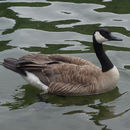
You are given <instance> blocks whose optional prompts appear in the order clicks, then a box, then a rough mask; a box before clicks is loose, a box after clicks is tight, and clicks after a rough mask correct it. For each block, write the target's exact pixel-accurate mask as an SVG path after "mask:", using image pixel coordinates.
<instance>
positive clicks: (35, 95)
mask: <svg viewBox="0 0 130 130" xmlns="http://www.w3.org/2000/svg"><path fill="white" fill-rule="evenodd" d="M40 93H41V91H40V90H39V89H36V88H34V87H32V86H30V85H24V86H22V87H21V88H20V89H18V90H16V92H15V94H14V95H13V97H14V102H8V103H5V104H2V106H6V107H8V108H9V109H10V110H16V109H22V108H25V107H27V106H29V105H31V104H34V103H36V102H45V103H49V104H52V105H55V106H57V107H67V106H85V105H86V106H87V107H90V108H93V109H94V110H96V111H94V112H93V111H92V112H90V111H89V112H88V111H87V110H82V109H80V110H71V111H68V112H66V113H63V116H64V115H73V114H81V113H82V114H85V115H89V116H90V119H89V120H92V121H93V122H94V123H95V124H96V125H97V126H101V127H102V130H106V129H107V130H109V129H108V128H107V127H108V126H107V125H106V124H102V123H101V121H102V120H108V119H112V118H116V117H119V116H121V115H123V114H125V113H126V112H128V111H129V110H130V109H127V110H125V111H123V112H121V113H118V114H116V113H115V111H114V107H115V106H110V105H107V103H109V102H112V101H114V100H115V99H117V98H119V97H120V96H122V95H123V94H124V93H122V94H121V93H120V92H119V89H118V88H117V87H116V88H115V89H113V90H112V91H110V92H107V93H104V94H100V95H93V96H82V97H64V96H56V95H48V94H47V95H41V94H40ZM97 100H98V102H99V103H98V104H97V103H96V102H97Z"/></svg>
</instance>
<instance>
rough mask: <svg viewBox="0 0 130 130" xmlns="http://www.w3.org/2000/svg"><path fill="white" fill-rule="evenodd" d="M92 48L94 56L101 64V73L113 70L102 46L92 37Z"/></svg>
mask: <svg viewBox="0 0 130 130" xmlns="http://www.w3.org/2000/svg"><path fill="white" fill-rule="evenodd" d="M93 46H94V50H95V53H96V56H97V57H98V59H99V61H100V63H101V66H102V71H103V72H106V71H108V70H110V69H111V68H113V64H112V62H111V61H110V59H109V58H108V57H107V55H106V54H105V52H104V49H103V46H102V44H101V43H98V42H97V41H96V39H95V37H93Z"/></svg>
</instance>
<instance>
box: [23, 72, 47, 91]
mask: <svg viewBox="0 0 130 130" xmlns="http://www.w3.org/2000/svg"><path fill="white" fill-rule="evenodd" d="M26 74H27V76H23V78H24V79H25V80H26V81H27V82H28V83H29V84H31V85H33V86H35V87H37V88H39V89H41V90H43V91H44V92H45V93H47V92H48V86H46V85H45V84H43V83H42V82H41V81H40V79H39V78H38V77H37V76H36V75H34V74H33V73H30V72H28V71H26Z"/></svg>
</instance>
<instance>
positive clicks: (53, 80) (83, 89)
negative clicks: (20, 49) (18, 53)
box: [18, 54, 101, 95]
mask: <svg viewBox="0 0 130 130" xmlns="http://www.w3.org/2000/svg"><path fill="white" fill-rule="evenodd" d="M22 61H23V63H22ZM24 61H25V62H24ZM26 61H28V62H26ZM18 62H20V63H21V65H20V66H19V67H20V68H21V69H23V68H24V70H27V71H30V72H31V73H34V74H35V75H36V76H37V77H39V79H40V80H41V81H42V82H43V83H44V84H45V85H47V86H48V87H49V88H48V92H49V93H53V94H58V95H86V93H87V94H92V93H96V89H95V88H94V86H95V85H94V84H95V82H96V81H97V80H98V78H99V73H101V69H100V68H98V67H96V66H95V65H93V64H91V63H90V62H88V61H86V60H83V59H81V58H76V57H69V56H61V55H44V54H30V55H26V56H23V57H22V58H20V59H19V61H18ZM30 62H31V63H30Z"/></svg>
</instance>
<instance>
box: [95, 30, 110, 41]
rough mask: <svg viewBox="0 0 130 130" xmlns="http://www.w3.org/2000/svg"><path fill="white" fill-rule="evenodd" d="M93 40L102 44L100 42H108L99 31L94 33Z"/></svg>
mask: <svg viewBox="0 0 130 130" xmlns="http://www.w3.org/2000/svg"><path fill="white" fill-rule="evenodd" d="M94 36H95V39H96V41H97V42H98V43H102V42H105V41H108V39H106V38H105V37H103V36H102V35H101V34H100V32H99V31H96V32H95V34H94Z"/></svg>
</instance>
